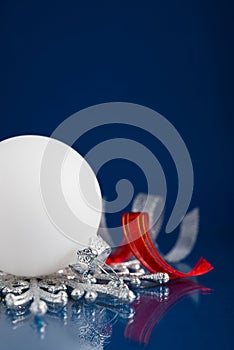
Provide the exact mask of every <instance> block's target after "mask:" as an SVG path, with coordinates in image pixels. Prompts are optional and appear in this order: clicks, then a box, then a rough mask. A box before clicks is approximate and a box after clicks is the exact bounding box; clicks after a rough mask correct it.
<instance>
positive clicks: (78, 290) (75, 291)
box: [71, 288, 84, 300]
mask: <svg viewBox="0 0 234 350" xmlns="http://www.w3.org/2000/svg"><path fill="white" fill-rule="evenodd" d="M83 295H84V289H82V288H75V289H73V291H72V292H71V297H72V299H74V300H79V299H80V298H82V297H83Z"/></svg>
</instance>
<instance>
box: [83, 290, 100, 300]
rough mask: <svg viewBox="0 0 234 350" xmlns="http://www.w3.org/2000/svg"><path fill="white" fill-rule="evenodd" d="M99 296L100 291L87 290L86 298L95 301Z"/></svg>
mask: <svg viewBox="0 0 234 350" xmlns="http://www.w3.org/2000/svg"><path fill="white" fill-rule="evenodd" d="M97 296H98V293H97V292H95V291H89V292H86V294H85V299H86V300H87V301H91V302H93V301H95V300H96V299H97Z"/></svg>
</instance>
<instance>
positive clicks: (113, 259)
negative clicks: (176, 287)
mask: <svg viewBox="0 0 234 350" xmlns="http://www.w3.org/2000/svg"><path fill="white" fill-rule="evenodd" d="M148 222H149V217H148V214H147V213H124V214H123V216H122V228H123V232H124V236H125V237H124V239H123V240H122V242H121V245H120V246H119V247H118V248H116V250H115V251H114V252H113V253H112V254H111V255H110V257H109V258H108V259H107V263H108V264H112V263H117V262H123V261H126V260H128V259H130V258H131V257H132V256H133V255H134V256H135V257H136V258H137V259H138V260H139V261H140V263H141V264H142V265H143V266H144V267H145V268H146V269H147V270H148V271H149V272H151V273H154V272H158V271H160V272H167V273H168V274H169V276H170V278H171V279H175V278H186V277H192V276H198V275H203V274H205V273H207V272H209V271H211V270H213V266H212V265H211V264H210V263H209V262H208V261H207V260H205V259H204V258H200V259H199V260H198V262H197V263H196V265H195V266H194V268H193V269H192V270H191V271H190V272H188V273H183V272H180V271H178V270H176V269H175V268H174V267H172V266H171V265H170V264H168V263H167V262H166V261H165V260H164V259H163V258H162V257H161V255H160V254H159V253H158V251H157V249H156V248H155V246H154V244H153V242H152V240H151V238H150V235H149V233H148V232H147V230H148Z"/></svg>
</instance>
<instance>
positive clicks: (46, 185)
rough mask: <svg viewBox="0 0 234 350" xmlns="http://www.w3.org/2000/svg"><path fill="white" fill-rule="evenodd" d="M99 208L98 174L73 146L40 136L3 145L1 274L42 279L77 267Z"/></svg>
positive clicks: (0, 163)
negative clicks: (67, 268) (69, 267)
mask: <svg viewBox="0 0 234 350" xmlns="http://www.w3.org/2000/svg"><path fill="white" fill-rule="evenodd" d="M48 144H49V148H48ZM48 149H49V152H48ZM61 159H62V160H63V161H62V164H61V165H62V166H61V167H60V169H58V165H59V164H60V163H59V160H61ZM56 167H57V168H56ZM58 170H59V171H58ZM81 170H82V171H81ZM86 194H87V196H86ZM101 206H102V198H101V192H100V188H99V185H98V182H97V179H96V176H95V174H94V173H93V171H92V169H91V168H90V166H89V165H88V163H87V162H86V161H85V160H84V158H83V157H82V156H81V155H80V154H79V153H77V152H76V151H75V150H73V149H72V148H71V147H69V146H67V145H66V144H64V143H62V142H60V141H57V140H54V139H51V138H47V137H43V136H36V135H32V136H31V135H30V136H29V135H28V136H18V137H13V138H10V139H7V140H4V141H2V142H0V270H2V271H4V272H7V273H11V274H14V275H17V276H40V275H47V274H51V273H54V272H56V271H58V270H59V269H61V268H63V267H65V266H67V265H68V264H70V263H74V262H75V261H76V252H77V250H78V249H83V248H84V247H85V246H88V245H89V242H90V239H92V238H95V237H96V234H97V230H98V226H99V223H100V219H101Z"/></svg>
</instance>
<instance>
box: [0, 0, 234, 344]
mask: <svg viewBox="0 0 234 350" xmlns="http://www.w3.org/2000/svg"><path fill="white" fill-rule="evenodd" d="M0 45H1V56H0V71H1V75H0V77H1V78H0V89H1V90H0V91H1V94H0V96H1V111H0V113H1V114H0V115H1V128H0V138H1V140H3V139H5V138H7V137H11V136H14V135H19V134H43V135H48V136H49V135H50V134H51V133H52V131H53V130H54V129H55V128H56V126H57V125H58V124H59V123H61V122H62V121H63V120H64V119H65V118H67V117H68V116H70V115H71V114H73V113H75V112H76V111H78V110H80V109H82V108H85V107H88V106H90V105H94V104H98V103H103V102H110V101H127V102H133V103H138V104H142V105H145V106H148V107H150V108H153V109H155V110H156V111H158V112H159V113H161V114H162V115H164V116H165V117H166V118H168V119H169V120H170V121H171V122H172V123H173V124H174V126H175V127H176V128H177V130H178V131H179V133H180V134H181V136H182V137H183V139H184V141H185V143H186V145H187V147H188V149H189V152H190V155H191V158H192V161H193V166H194V173H195V188H194V196H193V201H192V203H191V208H193V207H195V206H199V207H200V210H201V228H200V235H199V240H198V244H197V245H196V249H195V251H194V253H193V256H192V262H194V261H195V260H196V259H197V258H198V256H200V255H204V256H205V257H206V258H207V259H208V260H210V261H211V262H212V263H213V264H214V266H215V268H216V269H215V272H212V273H211V274H210V275H209V276H207V277H205V278H203V279H202V280H203V281H204V282H206V283H205V284H206V285H207V284H208V285H209V283H210V285H209V286H210V287H212V288H214V294H213V295H212V296H210V297H207V299H206V302H204V303H203V304H201V305H200V306H199V309H198V310H197V311H196V312H197V314H196V315H195V316H194V315H193V316H191V317H194V322H192V323H191V329H193V330H194V331H193V332H190V333H191V334H190V333H188V332H187V333H186V334H187V335H186V337H185V338H184V337H183V336H182V334H183V327H185V326H186V320H187V318H188V319H190V315H189V311H187V314H186V315H184V314H185V313H186V310H187V309H186V303H185V304H184V306H183V307H182V309H181V310H178V314H177V313H176V312H174V317H175V318H174V320H176V318H177V319H179V317H180V311H181V317H182V319H183V317H185V319H184V323H183V322H178V323H176V322H174V323H173V321H172V320H173V317H172V316H170V318H169V319H168V324H167V323H166V321H165V319H164V321H163V322H165V323H164V324H163V322H162V323H161V324H160V327H161V332H159V331H157V332H155V334H154V335H153V338H152V341H151V345H150V348H154V347H155V348H156V347H157V346H158V345H159V344H160V346H161V347H162V346H163V340H162V338H161V337H163V336H164V337H165V335H166V334H170V332H172V334H173V336H174V337H176V336H177V335H178V339H180V341H178V339H177V341H176V343H174V342H173V341H172V340H171V342H169V343H170V344H169V343H168V339H169V338H167V344H166V345H167V346H166V348H168V347H169V345H171V346H173V347H174V348H176V346H177V345H178V348H184V349H187V348H188V347H189V346H190V348H191V349H192V348H197V347H198V346H199V347H200V348H202V349H203V348H204V349H205V348H206V349H207V348H208V349H212V348H217V349H218V348H220V347H221V348H222V349H230V348H231V342H232V337H231V325H230V319H231V313H232V306H233V302H232V298H231V295H232V287H233V282H232V275H233V273H232V245H233V243H234V238H233V205H232V199H233V185H232V179H233V161H232V145H233V141H232V134H233V130H232V129H233V109H232V106H233V90H232V85H233V61H234V57H233V56H234V55H233V54H234V52H233V4H232V1H227V0H224V1H201V0H196V1H148V2H143V1H134V2H130V1H123V2H118V3H117V2H116V3H115V2H110V1H108V2H102V1H100V2H93V3H92V4H90V3H85V2H80V1H66V2H65V1H48V2H43V1H40V2H39V1H16V0H13V1H5V0H2V1H1V4H0ZM131 133H133V134H134V131H133V130H130V129H128V130H126V129H124V130H122V129H121V130H120V129H117V128H116V129H115V130H113V129H111V128H110V129H109V130H107V129H103V131H100V130H99V133H98V134H97V135H96V136H95V134H92V135H87V137H86V138H85V137H84V138H82V140H80V143H79V145H77V147H78V148H79V151H80V152H81V153H82V154H85V152H86V151H87V150H88V149H89V148H91V147H92V146H93V145H94V144H95V142H97V141H99V140H101V139H105V138H109V136H110V135H113V136H120V137H123V136H125V137H128V135H130V134H131ZM120 134H121V135H120ZM89 136H90V137H89ZM146 136H147V135H143V134H142V135H138V136H137V137H138V140H145V141H144V142H145V144H146V145H147V146H148V147H149V148H152V149H153V150H155V153H157V156H158V158H159V159H160V160H161V162H162V164H163V166H164V170H165V172H166V174H167V180H168V186H169V187H168V188H169V194H170V195H169V201H168V204H167V208H168V213H170V210H171V206H172V203H173V202H174V200H175V196H176V191H177V189H176V183H177V182H176V172H175V168H174V165H173V162H172V160H171V159H170V157H169V155H168V154H167V152H166V151H165V150H164V149H163V147H162V146H161V145H160V144H157V143H155V144H154V142H155V140H152V139H151V138H150V137H148V138H147V137H146ZM112 166H114V167H115V168H117V167H118V165H117V164H115V165H112ZM133 171H134V170H133V169H131V167H130V168H129V176H130V177H131V174H132V173H133ZM112 174H113V168H112V170H111V167H107V169H106V172H105V174H104V171H103V177H102V178H101V174H100V182H101V184H102V187H103V191H104V194H105V195H106V196H107V197H109V198H110V199H113V196H114V193H113V191H112V190H111V187H112V186H111V184H112V182H111V180H110V175H112ZM121 174H122V173H121ZM140 178H141V175H140V174H139V177H138V178H137V179H138V182H137V183H136V184H135V186H136V189H137V190H139V191H141V190H143V187H142V186H143V185H141V181H140ZM107 179H108V181H109V182H107ZM114 182H115V181H113V184H114ZM107 185H108V186H107ZM109 185H110V186H109ZM160 240H161V241H162V240H163V237H161V238H160ZM188 309H189V308H188ZM186 317H187V318H186ZM170 322H171V323H170ZM177 324H178V327H177V326H176V325H177ZM198 324H199V327H198ZM197 327H198V328H197ZM200 328H201V329H203V330H204V329H206V331H207V333H206V332H204V331H201V329H200ZM196 337H199V344H197V343H196V342H195V341H194V339H195V338H196ZM120 338H121V339H122V340H121V341H122V342H123V345H124V346H126V348H130V346H131V345H129V344H128V345H126V344H127V343H125V341H124V340H123V334H122V329H121V326H119V327H117V328H116V329H115V331H114V334H113V342H112V345H110V348H111V349H112V348H113V349H114V348H118V346H119V344H118V346H117V343H118V342H120ZM181 339H182V340H181ZM183 339H184V340H186V342H184V343H183ZM190 342H191V344H190V345H189V343H190ZM135 346H136V345H134V347H135ZM134 347H133V348H134Z"/></svg>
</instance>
